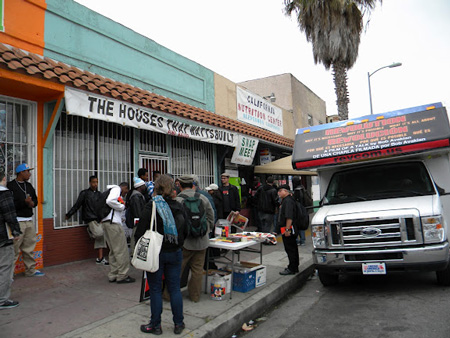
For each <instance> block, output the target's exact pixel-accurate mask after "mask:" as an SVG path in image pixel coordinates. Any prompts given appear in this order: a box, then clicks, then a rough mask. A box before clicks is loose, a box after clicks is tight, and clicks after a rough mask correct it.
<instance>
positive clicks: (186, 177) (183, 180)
mask: <svg viewBox="0 0 450 338" xmlns="http://www.w3.org/2000/svg"><path fill="white" fill-rule="evenodd" d="M178 181H180V182H181V183H183V184H193V183H194V178H193V177H192V175H183V176H180V177H178Z"/></svg>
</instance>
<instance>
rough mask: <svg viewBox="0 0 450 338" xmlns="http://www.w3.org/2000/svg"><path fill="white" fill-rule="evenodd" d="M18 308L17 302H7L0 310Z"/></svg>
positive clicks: (0, 306)
mask: <svg viewBox="0 0 450 338" xmlns="http://www.w3.org/2000/svg"><path fill="white" fill-rule="evenodd" d="M16 306H19V302H16V301H15V300H9V299H8V300H7V301H6V302H4V303H3V304H2V305H0V310H1V309H12V308H13V307H16Z"/></svg>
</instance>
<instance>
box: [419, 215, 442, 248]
mask: <svg viewBox="0 0 450 338" xmlns="http://www.w3.org/2000/svg"><path fill="white" fill-rule="evenodd" d="M421 219H422V231H423V238H424V241H425V243H438V242H442V241H443V240H444V238H445V231H444V226H443V225H442V216H432V217H422V218H421Z"/></svg>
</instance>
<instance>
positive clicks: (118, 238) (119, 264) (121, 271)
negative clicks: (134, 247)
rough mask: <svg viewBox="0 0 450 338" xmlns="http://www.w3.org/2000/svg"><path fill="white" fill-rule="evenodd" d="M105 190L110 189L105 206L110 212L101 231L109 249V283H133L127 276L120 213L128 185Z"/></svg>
mask: <svg viewBox="0 0 450 338" xmlns="http://www.w3.org/2000/svg"><path fill="white" fill-rule="evenodd" d="M106 188H107V189H111V190H110V192H109V195H108V198H107V199H106V204H107V205H109V206H110V207H111V211H110V213H109V214H108V216H106V217H105V218H103V219H102V225H103V231H104V235H105V239H106V243H108V247H109V265H110V267H111V270H110V272H109V274H108V279H109V282H110V283H114V282H117V283H119V284H122V283H133V282H134V281H135V279H134V278H133V277H130V276H129V275H128V271H129V270H130V255H129V253H128V245H127V240H126V238H125V233H124V231H123V228H122V213H123V212H124V210H125V202H124V200H123V198H122V196H125V195H126V194H127V192H128V183H126V182H123V183H120V185H108V186H107V187H106Z"/></svg>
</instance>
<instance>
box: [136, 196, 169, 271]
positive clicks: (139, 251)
mask: <svg viewBox="0 0 450 338" xmlns="http://www.w3.org/2000/svg"><path fill="white" fill-rule="evenodd" d="M156 212H157V211H156V204H155V203H154V202H153V203H152V218H151V221H150V229H148V230H147V231H146V232H145V233H144V235H142V237H141V238H139V240H138V242H137V243H136V247H135V248H134V253H133V258H132V259H131V264H132V265H133V266H134V267H135V268H136V269H139V270H144V271H149V272H156V271H158V269H159V252H160V251H161V246H162V242H163V238H164V236H163V235H161V234H160V233H158V232H157V231H156Z"/></svg>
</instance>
